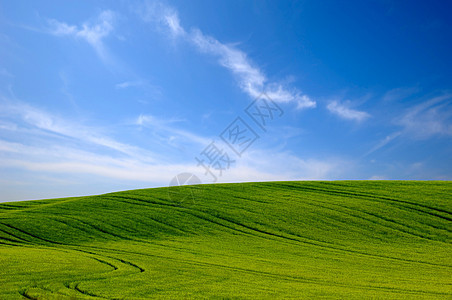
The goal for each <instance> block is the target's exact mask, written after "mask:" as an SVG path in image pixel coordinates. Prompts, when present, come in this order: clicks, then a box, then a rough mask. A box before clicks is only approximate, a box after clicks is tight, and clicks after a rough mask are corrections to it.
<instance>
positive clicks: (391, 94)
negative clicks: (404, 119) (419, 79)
mask: <svg viewBox="0 0 452 300" xmlns="http://www.w3.org/2000/svg"><path fill="white" fill-rule="evenodd" d="M418 91H419V88H417V87H411V88H395V89H392V90H390V91H388V92H386V93H385V94H384V96H383V101H386V102H392V101H398V100H402V99H404V98H407V97H409V96H411V95H413V94H415V93H417V92H418Z"/></svg>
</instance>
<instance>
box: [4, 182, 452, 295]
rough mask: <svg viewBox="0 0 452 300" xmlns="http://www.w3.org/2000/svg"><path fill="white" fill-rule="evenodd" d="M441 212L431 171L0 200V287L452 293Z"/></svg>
mask: <svg viewBox="0 0 452 300" xmlns="http://www.w3.org/2000/svg"><path fill="white" fill-rule="evenodd" d="M184 195H188V196H187V197H185V196H184ZM451 220H452V183H451V182H437V181H432V182H415V181H332V182H320V181H316V182H265V183H240V184H238V183H237V184H215V185H198V186H191V187H190V186H182V187H177V188H176V187H174V188H154V189H143V190H133V191H124V192H116V193H109V194H105V195H99V196H86V197H74V198H64V199H51V200H39V201H23V202H10V203H2V204H0V299H148V298H157V299H187V298H188V299H191V298H208V299H267V298H268V299H275V298H284V299H287V298H292V299H296V298H298V299H299V298H302V299H314V298H332V299H452V255H451V253H452V239H451V238H452V234H451V233H452V226H451V225H452V222H451Z"/></svg>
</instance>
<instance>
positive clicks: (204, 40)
mask: <svg viewBox="0 0 452 300" xmlns="http://www.w3.org/2000/svg"><path fill="white" fill-rule="evenodd" d="M139 15H140V16H141V18H142V19H143V20H144V21H145V22H151V23H157V24H159V26H161V27H163V28H166V29H167V31H169V32H170V33H171V35H172V36H173V37H179V38H185V39H186V40H187V41H188V42H190V43H191V44H192V45H194V46H195V47H196V48H197V49H198V50H199V51H200V52H202V53H206V54H210V55H214V56H216V57H218V62H219V64H220V65H221V66H223V67H224V68H226V69H228V70H229V71H230V72H231V73H232V74H233V75H234V76H235V77H236V78H237V81H238V84H239V87H240V88H241V89H242V90H243V91H244V92H245V93H247V94H248V95H249V96H250V97H252V98H255V97H257V96H259V95H260V94H261V93H262V92H264V91H265V92H266V94H267V95H268V96H269V97H270V98H271V99H273V100H274V101H276V102H293V103H296V104H297V108H299V109H303V108H314V107H315V106H316V102H315V101H314V100H312V99H311V98H310V97H309V96H307V95H305V94H303V93H302V92H300V91H299V90H298V89H296V88H287V87H285V86H283V84H280V83H276V82H269V80H268V78H267V77H266V76H265V74H264V72H263V71H262V70H261V69H260V68H259V67H257V66H256V65H255V64H254V63H253V62H252V61H251V59H250V58H249V57H248V56H247V54H246V53H245V52H243V51H241V50H239V49H237V48H236V47H234V46H232V45H227V44H224V43H221V42H220V41H218V40H217V39H215V38H213V37H211V36H208V35H205V34H204V33H203V32H202V31H201V30H199V29H197V28H194V29H192V30H190V31H187V30H185V29H184V28H183V27H182V26H181V22H180V19H179V17H178V13H177V11H176V10H175V9H174V8H172V7H169V6H166V5H164V4H162V3H160V2H146V4H145V5H144V8H143V9H140V10H139Z"/></svg>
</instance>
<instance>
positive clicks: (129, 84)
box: [115, 80, 146, 89]
mask: <svg viewBox="0 0 452 300" xmlns="http://www.w3.org/2000/svg"><path fill="white" fill-rule="evenodd" d="M144 84H146V83H145V82H144V81H142V80H136V81H124V82H121V83H118V84H116V85H115V88H117V89H126V88H129V87H137V86H142V85H144Z"/></svg>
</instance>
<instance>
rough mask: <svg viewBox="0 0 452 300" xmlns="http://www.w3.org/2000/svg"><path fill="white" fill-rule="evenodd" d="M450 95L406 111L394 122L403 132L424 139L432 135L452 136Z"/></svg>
mask: <svg viewBox="0 0 452 300" xmlns="http://www.w3.org/2000/svg"><path fill="white" fill-rule="evenodd" d="M451 104H452V95H450V94H446V95H442V96H438V97H435V98H432V99H430V100H428V101H425V102H423V103H421V104H419V105H416V106H414V107H412V108H410V109H408V110H407V111H406V113H405V114H404V115H402V116H401V117H399V118H398V119H396V120H395V123H396V124H397V125H400V126H402V127H403V128H404V132H405V133H406V134H408V135H410V136H412V137H415V138H420V139H425V138H429V137H432V136H434V135H443V136H452V105H451Z"/></svg>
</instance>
